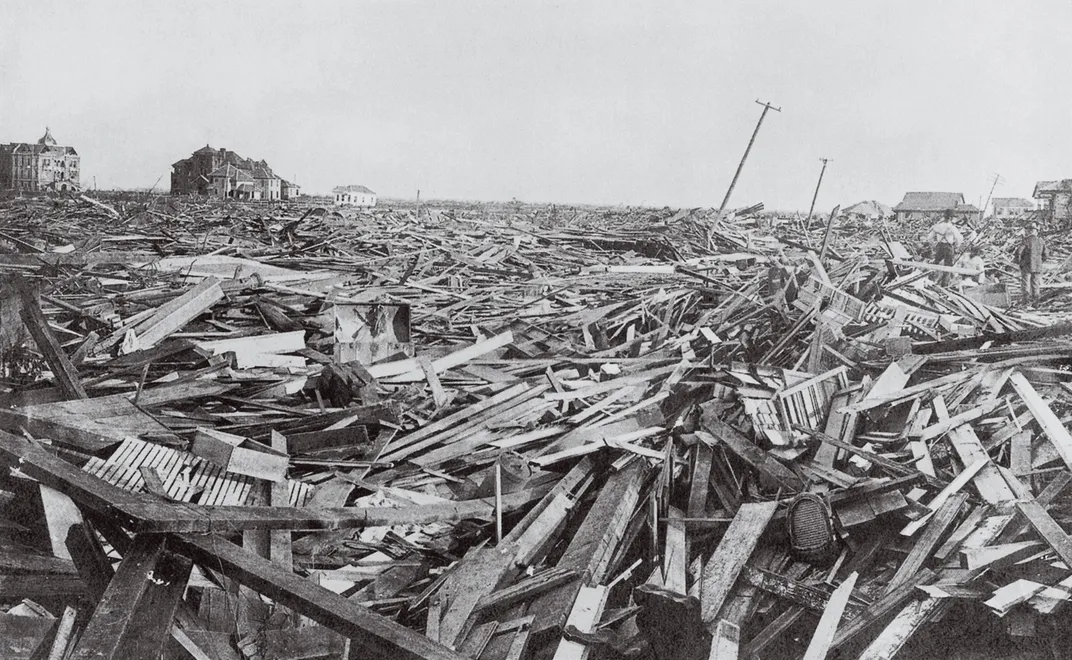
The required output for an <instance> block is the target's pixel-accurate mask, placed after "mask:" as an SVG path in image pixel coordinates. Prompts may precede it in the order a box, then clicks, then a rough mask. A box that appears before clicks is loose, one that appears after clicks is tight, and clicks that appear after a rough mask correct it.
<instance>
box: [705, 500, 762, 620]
mask: <svg viewBox="0 0 1072 660" xmlns="http://www.w3.org/2000/svg"><path fill="white" fill-rule="evenodd" d="M777 508H778V503H777V502H759V503H751V502H750V503H747V504H742V505H741V508H740V509H739V510H738V511H737V515H736V516H734V517H733V522H731V523H730V526H729V528H728V529H726V534H725V535H724V536H723V537H722V540H721V541H720V542H719V544H718V547H717V548H715V552H714V553H713V554H712V555H711V558H710V559H709V560H708V561H707V562H706V563H705V564H704V571H703V578H702V581H701V586H700V613H701V616H702V618H703V621H704V623H705V624H709V625H710V624H713V623H714V621H715V620H716V619H717V617H718V613H719V610H721V609H722V605H723V603H725V602H726V598H728V597H729V595H730V592H731V591H732V590H733V585H734V583H736V582H737V577H738V576H739V575H740V573H741V570H742V569H743V568H744V565H745V563H746V562H747V561H748V558H749V557H751V556H752V551H754V550H755V549H756V545H757V544H758V543H759V537H760V536H762V535H763V530H765V529H766V528H767V524H768V523H769V522H770V520H771V518H773V517H774V511H775V509H777Z"/></svg>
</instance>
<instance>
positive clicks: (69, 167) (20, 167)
mask: <svg viewBox="0 0 1072 660" xmlns="http://www.w3.org/2000/svg"><path fill="white" fill-rule="evenodd" d="M80 162H81V157H80V156H79V155H78V152H77V151H75V149H74V147H65V146H61V145H59V144H57V143H56V139H55V138H53V137H52V132H51V131H50V130H49V129H48V127H47V126H46V127H45V134H44V135H43V136H41V139H40V140H38V141H37V144H30V143H28V142H12V143H10V144H0V190H15V191H37V190H55V191H58V192H66V191H68V190H79V189H80V188H81V185H80V183H79V179H80V175H79V170H80Z"/></svg>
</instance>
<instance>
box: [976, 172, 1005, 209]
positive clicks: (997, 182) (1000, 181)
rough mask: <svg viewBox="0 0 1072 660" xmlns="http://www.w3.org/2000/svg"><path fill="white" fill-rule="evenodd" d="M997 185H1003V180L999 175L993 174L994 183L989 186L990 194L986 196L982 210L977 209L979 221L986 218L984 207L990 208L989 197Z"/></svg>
mask: <svg viewBox="0 0 1072 660" xmlns="http://www.w3.org/2000/svg"><path fill="white" fill-rule="evenodd" d="M999 183H1005V178H1004V177H1002V176H1001V175H1000V174H995V175H994V182H993V183H991V184H990V192H989V193H987V195H986V203H985V204H983V208H981V209H979V219H980V220H982V219H983V218H985V217H986V207H988V206H990V197H991V196H992V195H993V194H994V188H997V187H998V184H999Z"/></svg>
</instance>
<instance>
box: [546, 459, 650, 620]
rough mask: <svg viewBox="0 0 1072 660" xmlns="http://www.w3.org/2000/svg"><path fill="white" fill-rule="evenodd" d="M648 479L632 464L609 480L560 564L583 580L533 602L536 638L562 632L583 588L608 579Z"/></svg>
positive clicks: (641, 468) (644, 467)
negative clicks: (548, 633)
mask: <svg viewBox="0 0 1072 660" xmlns="http://www.w3.org/2000/svg"><path fill="white" fill-rule="evenodd" d="M647 475H648V467H647V465H646V464H644V463H642V462H640V461H633V462H632V463H630V464H629V466H628V467H626V468H625V469H624V470H622V471H620V472H615V473H613V474H612V475H611V476H610V477H609V478H608V479H607V483H606V484H605V485H604V486H603V488H602V489H601V490H600V491H599V494H598V495H597V496H596V501H595V502H594V503H593V504H592V506H591V508H590V509H589V510H588V514H587V515H586V516H585V518H584V520H583V521H582V522H581V525H580V527H578V528H577V532H576V533H575V534H574V535H573V539H572V540H571V541H570V543H569V545H568V546H567V547H566V551H565V552H564V553H563V555H562V558H561V559H560V560H559V562H558V564H557V566H558V567H560V568H565V569H577V570H578V571H579V572H580V576H581V577H580V579H579V580H578V581H577V582H574V583H569V584H566V585H563V586H562V587H558V588H556V589H553V590H551V591H549V592H548V593H546V594H544V595H542V596H540V597H538V598H537V599H536V600H535V601H533V602H532V604H531V605H530V606H529V610H528V613H529V614H532V615H533V616H534V617H535V620H534V622H533V634H534V635H541V634H543V633H545V632H546V631H549V630H552V629H555V630H560V629H561V628H562V626H564V625H565V623H566V619H567V617H568V616H569V612H570V609H571V608H572V606H573V602H574V600H575V599H576V595H577V593H578V591H579V589H580V587H581V586H591V585H594V584H600V583H602V582H603V581H604V580H605V579H606V578H607V577H608V572H609V570H610V564H611V560H612V559H613V558H614V555H615V552H616V551H617V549H618V544H619V543H620V542H621V541H622V539H623V538H624V536H625V533H626V529H627V527H628V525H629V520H630V519H631V518H632V516H633V512H634V511H635V509H636V507H637V504H638V502H639V501H640V489H641V487H642V485H643V484H644V482H645V481H646V480H647Z"/></svg>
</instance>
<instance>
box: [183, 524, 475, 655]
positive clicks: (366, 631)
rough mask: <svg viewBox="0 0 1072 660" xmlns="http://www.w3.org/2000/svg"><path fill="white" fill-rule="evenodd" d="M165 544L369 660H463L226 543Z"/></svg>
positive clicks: (189, 540) (195, 539)
mask: <svg viewBox="0 0 1072 660" xmlns="http://www.w3.org/2000/svg"><path fill="white" fill-rule="evenodd" d="M170 538H171V540H172V541H174V542H175V543H176V545H177V547H178V548H179V549H180V551H181V552H183V553H184V554H186V555H188V556H190V557H191V558H193V559H194V560H195V561H197V562H199V563H203V564H205V565H206V566H212V567H213V568H216V569H217V570H220V571H221V572H222V573H223V574H224V575H226V576H227V577H229V578H231V579H233V580H236V581H238V582H239V583H241V584H244V585H246V586H248V587H250V588H251V589H254V590H256V591H258V592H260V593H262V594H264V595H266V596H268V597H269V598H271V599H273V600H275V601H276V602H279V603H282V604H283V605H285V606H287V607H289V608H291V609H293V610H294V611H296V612H298V613H299V614H301V615H302V616H305V617H308V618H310V619H312V620H313V621H316V622H317V623H319V624H321V625H324V626H327V627H329V628H331V629H333V630H335V631H337V632H339V633H340V634H342V635H344V636H345V637H349V638H351V639H352V640H353V642H352V643H354V644H359V645H363V646H364V648H365V651H366V652H367V653H368V654H370V655H376V654H379V655H381V656H383V657H392V658H400V659H402V658H405V659H408V660H463V657H464V656H462V655H460V654H458V653H456V652H454V651H451V650H450V649H448V648H446V647H445V646H443V645H441V644H436V643H435V642H433V641H432V640H430V639H428V638H427V637H425V636H424V635H422V634H420V633H418V632H414V631H413V630H410V629H409V628H406V627H404V626H402V625H400V624H397V623H395V622H394V621H391V620H390V619H387V618H385V617H382V616H380V615H378V614H374V613H372V612H371V611H369V610H367V609H365V608H363V607H361V606H359V605H357V604H355V603H353V602H351V601H349V600H347V599H346V598H343V597H342V596H339V595H337V594H335V593H332V592H330V591H328V590H327V589H324V588H323V587H321V586H319V585H317V584H314V583H313V582H311V581H309V580H307V579H305V578H301V577H298V576H297V575H295V574H294V573H291V572H289V571H284V570H283V569H281V568H280V567H279V566H277V565H275V564H272V563H271V562H269V561H267V560H265V559H262V558H260V557H257V556H256V555H254V554H252V553H249V552H247V551H244V550H243V549H242V548H240V547H238V546H236V545H235V544H233V543H231V542H230V541H227V540H226V539H222V538H219V537H215V536H197V535H182V536H172V537H170Z"/></svg>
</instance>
